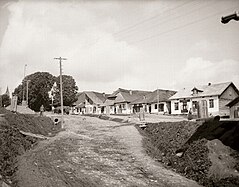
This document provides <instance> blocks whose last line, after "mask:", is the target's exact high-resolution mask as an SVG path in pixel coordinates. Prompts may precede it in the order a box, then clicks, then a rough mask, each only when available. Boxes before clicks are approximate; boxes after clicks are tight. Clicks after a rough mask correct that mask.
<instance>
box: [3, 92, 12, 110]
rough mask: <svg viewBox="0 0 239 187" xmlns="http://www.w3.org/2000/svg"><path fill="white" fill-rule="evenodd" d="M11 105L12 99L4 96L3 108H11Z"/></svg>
mask: <svg viewBox="0 0 239 187" xmlns="http://www.w3.org/2000/svg"><path fill="white" fill-rule="evenodd" d="M10 104H11V99H10V97H9V95H7V94H3V95H2V106H5V107H7V106H9V105H10Z"/></svg>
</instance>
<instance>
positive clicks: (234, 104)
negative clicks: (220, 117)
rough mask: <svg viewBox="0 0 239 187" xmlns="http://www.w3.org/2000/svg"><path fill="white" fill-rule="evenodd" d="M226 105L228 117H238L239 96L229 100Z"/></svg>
mask: <svg viewBox="0 0 239 187" xmlns="http://www.w3.org/2000/svg"><path fill="white" fill-rule="evenodd" d="M226 106H228V107H229V110H230V118H239V97H237V98H235V99H234V100H232V101H231V102H229V103H228V104H227V105H226Z"/></svg>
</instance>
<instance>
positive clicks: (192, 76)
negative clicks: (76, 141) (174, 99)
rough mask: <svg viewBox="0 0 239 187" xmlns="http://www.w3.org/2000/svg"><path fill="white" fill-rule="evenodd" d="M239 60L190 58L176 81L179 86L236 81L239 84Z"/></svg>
mask: <svg viewBox="0 0 239 187" xmlns="http://www.w3.org/2000/svg"><path fill="white" fill-rule="evenodd" d="M238 69H239V62H238V61H235V60H228V59H227V60H222V61H215V62H212V61H209V60H205V59H203V58H190V59H188V60H187V62H186V64H185V67H184V68H183V69H182V70H181V71H180V72H179V76H178V80H177V82H176V83H175V86H176V87H177V88H182V87H183V86H194V85H202V84H207V83H209V82H211V83H220V82H230V81H232V82H234V83H235V84H236V85H237V86H238V85H239V74H238Z"/></svg>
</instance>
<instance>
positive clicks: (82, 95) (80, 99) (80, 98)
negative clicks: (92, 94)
mask: <svg viewBox="0 0 239 187" xmlns="http://www.w3.org/2000/svg"><path fill="white" fill-rule="evenodd" d="M84 102H85V93H84V92H80V93H78V94H77V101H76V102H75V103H74V105H79V104H81V103H84Z"/></svg>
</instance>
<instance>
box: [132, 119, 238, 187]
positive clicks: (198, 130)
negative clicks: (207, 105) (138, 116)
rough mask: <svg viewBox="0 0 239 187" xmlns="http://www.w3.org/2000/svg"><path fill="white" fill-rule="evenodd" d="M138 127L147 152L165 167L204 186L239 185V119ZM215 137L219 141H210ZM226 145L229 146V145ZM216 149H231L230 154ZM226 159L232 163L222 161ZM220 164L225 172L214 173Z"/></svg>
mask: <svg viewBox="0 0 239 187" xmlns="http://www.w3.org/2000/svg"><path fill="white" fill-rule="evenodd" d="M136 127H137V128H138V130H139V131H140V133H141V134H142V135H143V136H144V139H143V145H144V147H145V148H146V152H147V153H148V154H149V155H150V156H152V157H153V158H155V160H157V161H159V162H162V163H163V164H164V165H165V167H168V168H171V169H173V170H174V171H176V172H178V173H180V174H182V175H184V176H186V177H188V178H190V179H193V180H195V181H197V182H198V183H199V184H201V185H204V186H239V178H238V176H237V174H238V171H239V170H238V169H239V168H238V163H239V160H238V158H239V152H238V150H237V146H238V145H237V143H236V142H239V141H238V140H239V139H238V134H239V131H238V130H239V129H238V122H219V121H213V120H212V121H207V122H204V121H198V122H192V121H181V122H160V123H151V124H146V128H143V129H141V128H140V127H139V126H136ZM215 140H217V141H218V142H217V143H216V144H215V142H213V143H210V142H211V141H215ZM220 142H221V144H220ZM222 143H223V144H222ZM218 145H220V146H218ZM226 145H228V146H230V147H228V148H227V149H226V148H225V147H227V146H226ZM215 150H223V151H224V152H225V150H228V151H227V156H224V157H223V156H222V154H218V153H219V152H218V151H215ZM212 155H214V156H212ZM215 155H216V156H215ZM216 157H217V159H215V158H216ZM229 157H230V159H229ZM224 158H227V159H224ZM218 160H220V162H219V161H218ZM224 162H227V163H230V164H226V165H223V164H221V163H224ZM219 164H221V169H224V170H225V173H223V174H219V175H212V173H216V172H215V169H214V170H213V169H212V168H218V165H219ZM227 169H228V170H227ZM228 173H230V175H228Z"/></svg>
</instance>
